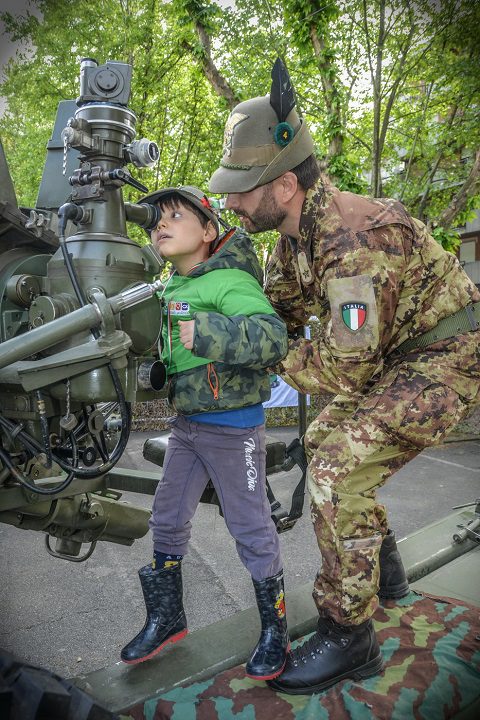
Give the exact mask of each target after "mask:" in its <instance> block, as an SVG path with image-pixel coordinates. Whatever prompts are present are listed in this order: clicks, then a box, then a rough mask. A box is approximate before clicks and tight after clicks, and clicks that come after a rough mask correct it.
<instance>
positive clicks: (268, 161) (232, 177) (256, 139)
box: [209, 95, 315, 193]
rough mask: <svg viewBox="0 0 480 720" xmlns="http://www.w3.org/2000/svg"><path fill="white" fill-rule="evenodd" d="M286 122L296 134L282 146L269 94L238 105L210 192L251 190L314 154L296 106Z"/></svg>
mask: <svg viewBox="0 0 480 720" xmlns="http://www.w3.org/2000/svg"><path fill="white" fill-rule="evenodd" d="M286 123H288V124H289V125H290V126H291V128H293V131H294V136H293V138H292V140H291V141H290V142H289V143H288V144H287V145H285V146H282V145H281V144H279V143H278V141H276V140H275V138H276V136H277V132H278V125H279V122H278V117H277V114H276V112H275V110H274V109H273V108H272V106H271V105H270V96H269V95H264V96H263V97H256V98H252V99H251V100H245V101H244V102H241V103H239V104H238V105H237V106H236V107H234V108H233V110H232V112H231V113H230V116H229V118H228V120H227V123H226V125H225V135H224V140H223V157H222V159H221V161H220V167H219V168H218V170H216V171H215V172H214V173H213V175H212V177H211V178H210V184H209V190H210V192H214V193H237V192H248V191H249V190H253V189H254V188H256V187H259V186H260V185H266V184H267V183H269V182H271V181H272V180H275V178H277V177H280V175H282V174H283V173H284V172H287V171H288V170H292V169H293V168H294V167H296V166H297V165H299V164H300V163H301V162H303V161H304V160H306V159H307V157H309V155H312V154H313V153H314V151H315V147H314V144H313V140H312V138H311V136H310V133H309V131H308V128H307V126H306V124H305V122H304V121H303V120H300V118H299V117H298V114H297V112H296V110H295V109H293V110H291V111H290V113H289V114H288V116H287V118H286ZM282 125H283V123H282ZM276 131H277V132H276Z"/></svg>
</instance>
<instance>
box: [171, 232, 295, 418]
mask: <svg viewBox="0 0 480 720" xmlns="http://www.w3.org/2000/svg"><path fill="white" fill-rule="evenodd" d="M213 271H215V272H213ZM262 279H263V273H262V269H261V267H260V264H259V262H258V259H257V256H256V254H255V250H254V248H253V245H252V242H251V239H250V238H249V236H248V235H247V234H246V233H245V232H243V231H242V230H240V229H236V230H235V231H234V232H233V234H232V235H231V236H230V237H228V239H227V241H226V242H225V244H223V245H221V246H220V248H219V249H218V250H217V251H216V252H215V253H214V254H213V255H212V256H211V257H210V258H209V259H208V260H206V261H205V262H203V263H201V264H200V265H198V266H197V267H195V268H194V269H193V270H192V271H191V272H190V273H189V274H188V276H177V277H174V278H173V280H174V282H173V283H172V285H171V286H170V287H167V290H166V293H165V299H166V300H167V301H168V302H167V307H169V306H170V307H173V313H171V315H170V317H169V325H170V327H171V329H172V340H173V343H174V344H175V343H177V344H178V343H179V342H180V341H179V339H178V326H177V323H178V320H179V319H180V320H183V319H187V318H186V317H185V316H184V315H183V316H182V314H181V313H182V307H185V308H187V306H188V313H189V317H193V318H194V319H195V333H194V339H193V351H192V352H191V353H190V352H189V351H185V350H184V348H183V346H182V347H180V348H179V353H178V367H179V371H178V372H177V370H176V367H175V363H174V365H173V368H172V370H173V372H169V388H168V399H169V401H170V404H171V405H172V406H173V408H174V409H175V410H176V411H177V412H178V413H181V414H184V415H191V414H195V413H199V412H212V411H215V410H228V409H233V408H240V407H246V406H248V405H254V404H256V403H259V402H264V401H265V400H268V398H269V397H270V383H269V379H268V373H267V370H266V368H268V367H270V366H272V365H275V364H276V363H277V362H279V361H280V360H281V359H282V358H283V357H285V355H286V353H287V342H288V341H287V329H286V326H285V323H284V322H283V320H281V319H280V318H279V317H278V315H276V313H275V312H274V310H273V309H272V307H271V305H270V303H269V302H268V300H267V298H266V297H265V295H264V293H263V290H262V285H261V282H262ZM171 288H174V290H173V292H170V289H171ZM184 300H185V301H187V302H182V301H184ZM177 306H179V307H180V310H178V311H176V308H177ZM176 312H178V314H175V313H176ZM164 337H165V336H164ZM162 357H163V355H162ZM188 357H190V360H188Z"/></svg>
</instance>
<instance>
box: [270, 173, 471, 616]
mask: <svg viewBox="0 0 480 720" xmlns="http://www.w3.org/2000/svg"><path fill="white" fill-rule="evenodd" d="M265 289H266V293H267V295H268V297H269V298H270V301H271V303H272V305H273V307H274V309H275V310H276V311H277V312H278V313H279V315H280V316H281V317H282V318H283V319H284V320H285V321H286V323H287V325H288V328H289V330H290V331H293V330H294V329H295V328H297V327H299V326H301V325H303V324H305V323H306V322H307V321H308V319H309V317H311V316H312V315H314V316H317V317H318V318H319V320H320V323H321V325H322V330H323V332H322V335H321V337H320V339H319V340H318V341H313V340H307V339H304V338H299V339H296V340H293V341H292V342H291V343H290V348H289V353H288V355H287V357H286V358H285V359H284V360H283V361H282V363H281V366H280V372H281V373H282V375H283V377H284V378H285V379H286V380H287V382H289V383H290V384H292V385H293V386H294V387H297V388H298V389H300V390H301V391H302V392H306V393H311V394H315V393H318V392H319V391H327V392H333V393H336V394H337V396H336V397H335V399H334V400H333V402H331V404H330V405H329V406H328V407H327V408H326V409H325V410H324V411H323V412H322V413H321V414H320V415H319V416H318V418H317V419H316V420H315V421H314V422H313V423H312V424H311V425H310V427H309V428H308V430H307V433H306V436H305V447H306V451H307V455H308V457H309V488H310V494H311V510H312V519H313V523H314V528H315V533H316V535H317V540H318V544H319V548H320V552H321V555H322V566H321V569H320V571H319V573H318V575H317V578H316V581H315V588H314V597H315V601H316V603H317V606H318V608H319V612H320V614H323V615H329V616H330V617H332V618H333V619H334V620H335V621H336V622H338V623H340V624H346V625H348V624H353V625H358V624H360V623H361V622H363V621H365V620H366V619H368V618H369V617H371V615H372V614H373V612H374V610H375V608H376V607H377V604H378V600H377V598H376V592H377V589H378V584H379V565H378V556H379V550H380V546H381V543H382V539H383V536H384V535H385V533H386V532H387V519H386V512H385V508H384V507H383V506H382V505H380V504H379V503H378V502H377V500H376V489H377V487H379V486H381V485H382V484H383V483H384V482H385V480H386V479H387V478H388V477H390V475H392V474H393V473H394V472H396V471H397V470H399V469H400V468H401V467H403V465H405V463H407V462H408V461H409V460H411V459H412V458H413V457H415V456H416V455H417V454H418V453H419V452H420V451H421V450H422V449H423V448H425V447H428V446H430V445H433V444H435V443H438V442H440V441H441V440H442V438H443V437H444V436H445V435H446V433H447V432H449V431H450V430H451V429H452V428H453V427H454V426H455V425H456V424H457V423H458V421H459V420H460V419H461V418H462V417H463V416H464V415H465V414H466V413H467V411H468V409H469V408H470V407H471V405H472V404H473V403H474V402H475V401H477V399H478V397H479V388H480V362H479V360H480V357H479V340H480V332H479V331H471V332H464V331H462V332H463V334H460V335H458V336H457V337H451V338H449V339H444V340H440V341H438V342H436V343H434V344H430V345H428V347H426V348H425V349H424V350H410V351H409V352H407V353H405V352H404V351H403V350H402V349H401V350H400V351H398V352H396V350H397V348H399V346H400V345H402V343H404V341H406V340H407V339H409V338H416V337H418V336H420V335H422V334H423V333H425V332H427V331H429V330H431V329H432V328H434V327H436V326H437V323H438V322H439V321H440V320H442V319H443V318H446V317H448V316H450V315H452V314H454V313H455V312H456V311H458V310H460V309H461V308H463V307H465V306H467V305H468V304H469V303H472V302H478V301H479V300H480V293H479V291H478V290H477V288H476V287H475V285H474V284H473V283H472V282H471V281H470V280H469V278H468V277H467V275H466V274H465V273H464V271H463V270H462V268H461V267H460V264H459V262H458V260H457V259H456V258H455V257H454V256H453V255H451V254H449V253H447V252H445V251H444V250H443V249H442V248H441V247H440V245H439V244H438V243H437V242H436V241H435V240H434V239H433V238H432V237H431V236H430V235H429V234H428V233H427V231H426V228H425V226H424V225H423V224H422V223H421V222H419V221H418V220H415V219H413V218H411V217H410V216H409V215H408V214H407V212H406V211H405V209H404V207H403V206H402V205H401V203H399V202H397V201H393V200H386V199H382V200H371V199H367V198H363V197H360V196H357V195H353V194H351V193H348V192H340V191H339V190H338V189H336V188H334V187H330V186H326V187H324V186H323V185H322V183H321V182H320V181H319V182H318V183H317V184H316V186H315V187H314V188H312V189H311V190H309V191H308V192H307V195H306V198H305V202H304V206H303V211H302V216H301V219H300V239H299V240H298V241H297V242H296V241H295V240H293V239H292V238H289V237H287V236H282V237H281V238H280V240H279V242H278V244H277V246H276V248H275V250H274V253H273V256H272V259H271V261H270V263H269V266H268V269H267V281H266V288H265Z"/></svg>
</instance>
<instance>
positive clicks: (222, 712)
mask: <svg viewBox="0 0 480 720" xmlns="http://www.w3.org/2000/svg"><path fill="white" fill-rule="evenodd" d="M374 620H375V628H376V630H377V634H378V639H379V642H380V645H381V649H382V654H383V657H384V659H385V661H386V668H385V671H384V672H383V673H382V674H381V675H378V676H377V677H374V678H369V679H368V680H364V681H362V682H360V683H357V682H353V681H350V680H345V681H343V682H341V683H339V684H337V685H336V686H335V687H333V688H331V689H330V690H326V691H324V692H323V693H320V694H318V695H313V696H306V695H297V696H290V695H284V694H282V693H275V692H273V691H272V690H270V688H268V687H267V686H266V685H265V683H263V682H258V681H254V680H250V679H248V678H246V677H245V668H244V666H243V665H240V666H237V667H235V668H232V669H230V670H227V671H225V672H223V673H220V674H219V675H217V676H215V677H213V678H211V679H210V680H206V681H205V682H200V683H194V684H193V685H189V686H187V687H180V688H176V689H174V690H171V691H170V692H167V693H165V694H163V695H161V696H160V697H159V698H155V699H151V700H147V701H146V702H145V703H142V704H141V705H136V706H135V707H134V708H131V709H130V710H129V711H128V712H127V713H126V714H123V715H122V716H121V717H122V718H132V719H133V720H167V719H168V720H217V719H218V720H371V719H372V718H374V719H379V720H410V719H412V720H413V719H414V718H415V720H416V719H417V718H422V719H425V720H447V719H448V718H455V717H456V716H457V715H458V714H459V713H461V712H462V711H464V710H466V709H467V708H469V707H471V706H472V704H475V702H480V612H479V609H478V608H474V607H472V606H468V605H465V604H461V603H459V602H458V601H457V600H451V599H448V598H433V597H426V596H424V595H419V594H417V593H415V592H410V594H409V595H408V596H407V597H406V598H404V599H403V600H399V601H397V602H396V603H395V602H393V601H387V603H386V604H385V606H384V607H380V608H379V609H378V610H377V612H376V614H375V618H374ZM472 717H474V715H472ZM476 717H480V715H477V716H476Z"/></svg>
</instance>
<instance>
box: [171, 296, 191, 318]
mask: <svg viewBox="0 0 480 720" xmlns="http://www.w3.org/2000/svg"><path fill="white" fill-rule="evenodd" d="M168 312H169V313H170V315H190V303H188V302H178V301H177V300H170V302H169V303H168Z"/></svg>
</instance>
